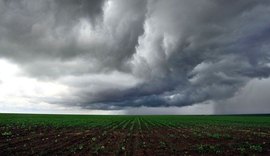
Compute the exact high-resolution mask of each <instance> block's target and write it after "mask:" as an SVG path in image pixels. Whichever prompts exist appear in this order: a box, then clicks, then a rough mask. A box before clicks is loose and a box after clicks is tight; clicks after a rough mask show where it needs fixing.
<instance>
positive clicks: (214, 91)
mask: <svg viewBox="0 0 270 156" xmlns="http://www.w3.org/2000/svg"><path fill="white" fill-rule="evenodd" d="M269 14H270V1H269V0H260V1H258V0H234V1H231V0H218V1H216V0H200V1H198V0H166V1H164V0H91V1H87V0H21V1H17V0H0V58H1V59H6V60H9V61H10V62H12V63H14V64H16V65H18V66H19V67H20V68H21V70H22V71H21V74H23V75H24V76H26V77H29V78H33V79H36V80H39V81H44V82H52V83H54V82H55V83H58V84H61V85H63V86H65V87H66V91H65V93H63V94H61V95H58V96H53V97H50V96H46V97H42V98H41V97H35V96H33V97H32V98H33V99H38V100H40V101H44V102H46V103H50V104H56V105H63V106H66V107H71V106H76V107H81V108H83V109H104V110H107V109H123V108H125V107H129V108H130V107H141V106H145V107H169V106H173V107H175V106H176V107H182V106H188V105H193V104H198V103H207V102H209V101H211V102H215V103H219V101H222V100H226V99H229V98H232V97H234V96H235V94H236V93H237V92H238V91H239V90H241V88H243V87H244V86H245V85H246V84H248V82H250V81H251V80H253V79H260V78H268V77H269V74H270V64H269V63H270V62H269V61H270V60H269V59H270V55H269V54H270V52H269V50H270V44H269V43H270V20H269ZM0 82H1V81H0ZM220 104H221V105H222V104H223V103H222V102H221V103H220Z"/></svg>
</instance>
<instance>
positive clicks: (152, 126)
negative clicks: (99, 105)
mask: <svg viewBox="0 0 270 156" xmlns="http://www.w3.org/2000/svg"><path fill="white" fill-rule="evenodd" d="M253 154H255V155H270V115H235V116H188V115H187V116H176V115H156V116H155V115H146V116H124V115H123V116H121V115H119V116H109V115H31V114H0V155H1V156H4V155H148V156H152V155H253Z"/></svg>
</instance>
